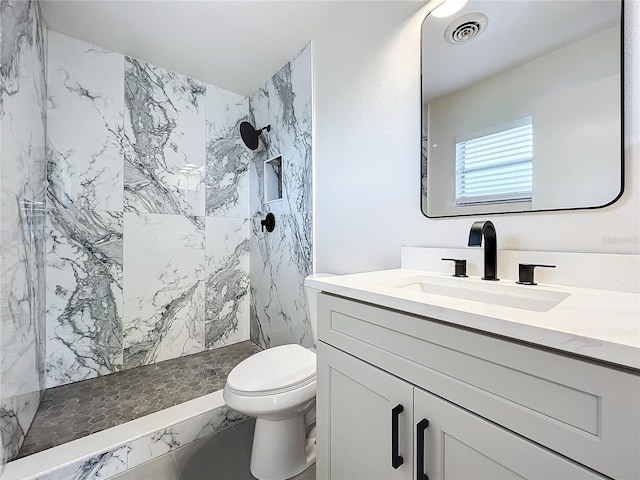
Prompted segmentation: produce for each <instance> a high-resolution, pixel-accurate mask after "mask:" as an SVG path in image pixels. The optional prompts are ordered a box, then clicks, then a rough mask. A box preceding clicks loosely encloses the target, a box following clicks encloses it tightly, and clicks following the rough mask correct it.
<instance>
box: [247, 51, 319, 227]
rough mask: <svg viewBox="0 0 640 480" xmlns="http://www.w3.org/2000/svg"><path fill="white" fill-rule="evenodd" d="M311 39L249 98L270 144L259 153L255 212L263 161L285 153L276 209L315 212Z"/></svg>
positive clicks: (273, 207) (261, 196)
mask: <svg viewBox="0 0 640 480" xmlns="http://www.w3.org/2000/svg"><path fill="white" fill-rule="evenodd" d="M311 101H312V93H311V45H308V46H307V47H305V48H304V49H303V50H302V51H301V52H300V53H299V54H298V55H297V56H296V57H295V58H294V59H293V60H291V61H290V62H289V63H287V64H286V65H285V66H284V67H283V68H282V69H280V71H279V72H278V73H276V74H275V75H274V76H273V77H272V78H271V79H270V80H269V81H267V82H266V83H265V85H264V86H263V87H262V88H261V89H260V90H258V91H257V92H256V93H255V94H254V95H253V96H252V97H251V99H250V100H249V111H250V118H251V121H252V123H253V124H254V125H255V126H256V127H257V128H261V127H264V126H266V125H271V131H270V132H268V133H267V132H263V134H262V139H263V141H264V144H265V150H263V151H261V152H259V153H257V154H254V156H253V162H252V169H251V194H250V203H251V214H252V216H253V215H255V214H256V213H258V212H259V211H260V210H262V206H263V204H264V185H263V181H264V175H263V162H264V161H265V160H269V159H272V158H274V157H276V156H278V155H282V157H283V178H282V184H283V185H282V193H283V200H282V201H280V202H274V203H271V204H269V211H271V212H273V213H274V214H278V213H293V212H310V211H311V210H312V205H311V173H312V172H311V134H312V130H311V118H312V110H311Z"/></svg>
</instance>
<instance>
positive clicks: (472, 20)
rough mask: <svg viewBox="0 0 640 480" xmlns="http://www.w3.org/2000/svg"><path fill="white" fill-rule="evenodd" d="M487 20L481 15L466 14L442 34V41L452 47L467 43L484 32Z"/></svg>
mask: <svg viewBox="0 0 640 480" xmlns="http://www.w3.org/2000/svg"><path fill="white" fill-rule="evenodd" d="M488 23H489V19H488V18H487V16H486V15H484V14H482V13H468V14H466V15H462V16H461V17H458V18H456V19H455V20H454V21H453V22H451V24H450V25H449V26H448V27H447V29H446V30H445V32H444V39H445V40H446V41H447V42H449V43H453V44H454V45H462V44H463V43H469V42H470V41H471V40H473V39H474V38H477V37H478V35H480V34H481V33H482V32H484V30H485V28H486V27H487V24H488Z"/></svg>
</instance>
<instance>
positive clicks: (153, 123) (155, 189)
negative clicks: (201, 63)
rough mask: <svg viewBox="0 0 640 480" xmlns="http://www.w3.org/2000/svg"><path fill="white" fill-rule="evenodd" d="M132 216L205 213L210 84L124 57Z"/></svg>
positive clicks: (126, 178)
mask: <svg viewBox="0 0 640 480" xmlns="http://www.w3.org/2000/svg"><path fill="white" fill-rule="evenodd" d="M124 99H125V140H124V165H125V167H124V205H125V211H127V212H139V213H161V214H172V215H198V216H203V215H204V214H205V189H204V169H205V110H206V88H205V84H203V83H201V82H199V81H197V80H194V79H192V78H189V77H186V76H184V75H179V74H177V73H174V72H171V71H169V70H165V69H162V68H158V67H154V66H152V65H149V64H147V63H144V62H141V61H139V60H136V59H133V58H130V57H125V71H124Z"/></svg>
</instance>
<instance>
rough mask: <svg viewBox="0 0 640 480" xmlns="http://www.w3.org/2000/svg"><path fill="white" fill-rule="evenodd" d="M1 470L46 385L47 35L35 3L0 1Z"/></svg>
mask: <svg viewBox="0 0 640 480" xmlns="http://www.w3.org/2000/svg"><path fill="white" fill-rule="evenodd" d="M0 30H1V31H2V37H1V39H0V42H1V45H0V52H1V58H0V139H1V143H0V157H1V161H0V470H2V468H3V465H4V464H5V463H6V462H7V461H9V460H11V459H13V458H14V457H15V455H16V454H17V453H18V450H19V448H20V445H21V444H22V442H23V441H24V436H25V434H26V432H27V430H28V428H29V426H30V425H31V422H32V420H33V416H34V414H35V412H36V409H37V408H38V404H39V402H40V394H41V390H42V389H43V388H44V374H45V372H44V371H45V361H44V330H45V325H44V321H45V311H44V308H45V302H44V210H43V209H44V200H45V189H46V169H45V130H46V58H45V52H46V36H45V31H44V29H43V21H42V16H41V13H40V9H39V5H38V4H37V3H36V2H33V1H3V2H1V3H0Z"/></svg>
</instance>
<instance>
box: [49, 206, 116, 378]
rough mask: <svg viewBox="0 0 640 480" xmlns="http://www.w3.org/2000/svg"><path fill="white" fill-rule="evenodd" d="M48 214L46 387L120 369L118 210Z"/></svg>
mask: <svg viewBox="0 0 640 480" xmlns="http://www.w3.org/2000/svg"><path fill="white" fill-rule="evenodd" d="M47 213H48V215H47V239H48V240H47V388H51V387H54V386H57V385H62V384H65V383H70V382H77V381H80V380H85V379H87V378H93V377H96V376H98V375H106V374H109V373H113V372H117V371H118V370H120V369H121V368H122V230H123V226H122V213H121V212H96V211H82V210H78V209H75V208H72V209H68V208H60V209H50V210H48V212H47Z"/></svg>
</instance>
